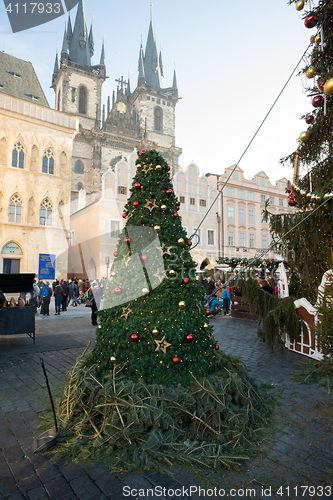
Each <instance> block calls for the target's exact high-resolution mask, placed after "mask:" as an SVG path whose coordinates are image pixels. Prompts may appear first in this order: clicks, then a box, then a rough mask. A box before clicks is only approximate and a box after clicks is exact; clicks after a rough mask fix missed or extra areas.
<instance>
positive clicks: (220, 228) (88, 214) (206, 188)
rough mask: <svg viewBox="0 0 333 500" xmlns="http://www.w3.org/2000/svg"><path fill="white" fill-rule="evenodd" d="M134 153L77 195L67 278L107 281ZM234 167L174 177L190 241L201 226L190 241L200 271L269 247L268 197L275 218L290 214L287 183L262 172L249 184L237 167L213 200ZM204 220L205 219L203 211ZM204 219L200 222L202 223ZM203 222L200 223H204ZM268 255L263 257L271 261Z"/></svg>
mask: <svg viewBox="0 0 333 500" xmlns="http://www.w3.org/2000/svg"><path fill="white" fill-rule="evenodd" d="M137 158H138V156H137V152H136V151H134V152H133V153H131V154H130V155H129V157H128V159H127V160H126V159H125V158H122V159H121V161H119V162H118V163H117V164H116V166H115V168H110V169H109V170H108V171H107V172H105V173H104V174H103V176H102V191H101V193H99V194H96V193H95V194H92V195H89V196H86V193H85V191H84V190H83V189H82V190H81V191H80V193H79V195H80V197H79V208H78V210H76V211H75V212H74V213H73V214H72V215H71V236H72V239H71V244H72V246H71V248H70V250H69V265H68V270H69V273H70V275H71V276H77V277H89V278H90V279H95V278H98V279H100V278H102V277H103V276H107V274H108V271H109V269H110V268H111V266H112V262H113V252H114V251H115V250H116V246H117V242H118V234H119V232H120V231H121V230H122V229H123V227H124V225H125V221H124V219H123V218H122V213H123V211H124V206H125V204H126V201H127V198H128V195H129V188H130V187H131V185H132V180H133V177H134V175H135V170H136V166H135V161H136V159H137ZM233 169H234V167H229V168H227V169H226V171H225V172H224V173H223V174H221V175H218V176H216V175H212V174H206V175H201V174H200V172H199V168H198V167H197V165H195V164H193V163H192V164H190V165H189V166H188V167H187V168H186V169H185V170H184V171H180V172H177V173H176V174H175V175H174V177H173V185H174V190H175V194H176V196H177V197H178V199H179V201H180V211H179V215H180V217H181V221H182V225H183V226H184V228H185V229H186V231H187V234H188V236H189V237H191V235H193V234H194V233H195V232H196V230H197V228H198V227H199V225H200V224H201V223H202V224H201V226H200V228H199V231H197V233H196V234H199V238H198V237H197V236H195V237H194V238H193V240H192V241H193V249H192V250H191V253H192V257H193V259H194V261H196V262H197V263H198V269H200V268H202V267H205V265H206V264H208V265H209V264H210V265H211V266H213V265H215V264H216V259H217V257H222V256H225V257H244V258H250V257H256V256H258V255H259V254H260V253H261V252H262V251H263V250H264V249H266V248H268V246H269V245H270V243H271V238H270V234H269V228H268V224H267V223H265V222H264V221H263V220H262V216H261V213H262V211H263V209H264V206H265V201H266V199H267V198H269V199H270V204H271V207H270V210H271V211H272V212H275V213H279V212H288V211H291V210H294V209H292V208H289V207H288V205H287V199H288V195H287V194H286V192H285V185H286V181H287V180H286V179H285V178H283V179H280V180H279V181H278V182H277V183H276V185H275V186H273V185H272V184H271V183H270V181H269V179H268V177H267V175H266V174H265V173H264V172H260V173H258V174H257V175H255V176H254V178H253V179H252V180H248V179H246V178H245V177H244V174H243V170H242V169H240V168H239V167H236V169H235V171H234V172H233V174H232V175H231V178H230V179H229V180H228V182H227V184H226V185H225V187H224V189H223V197H222V196H220V197H218V198H217V194H218V188H219V189H220V188H221V187H222V186H223V185H224V183H225V182H226V180H227V179H228V177H229V175H230V173H231V172H232V170H233ZM209 208H210V211H209V213H208V215H207V216H206V217H205V215H206V212H207V210H208V209H209ZM204 217H205V219H204V220H203V218H204ZM202 221H203V222H202ZM275 255H276V252H275V251H274V250H271V251H270V252H269V253H268V254H267V258H271V257H274V256H275Z"/></svg>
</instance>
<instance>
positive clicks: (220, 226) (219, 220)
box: [205, 173, 224, 257]
mask: <svg viewBox="0 0 333 500" xmlns="http://www.w3.org/2000/svg"><path fill="white" fill-rule="evenodd" d="M211 175H214V176H215V177H216V187H217V190H218V191H219V183H220V177H221V175H219V174H211V173H208V174H206V175H205V177H210V176H211ZM220 195H221V217H220V215H219V213H218V212H216V215H217V224H218V226H217V228H218V240H219V241H218V247H219V257H221V246H222V257H224V231H223V191H221V192H220ZM221 236H222V245H221Z"/></svg>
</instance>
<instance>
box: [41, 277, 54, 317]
mask: <svg viewBox="0 0 333 500" xmlns="http://www.w3.org/2000/svg"><path fill="white" fill-rule="evenodd" d="M51 297H52V289H51V288H50V283H49V282H48V281H46V283H45V285H44V288H43V290H42V294H41V299H42V307H41V311H40V313H41V314H42V315H43V316H50V300H51Z"/></svg>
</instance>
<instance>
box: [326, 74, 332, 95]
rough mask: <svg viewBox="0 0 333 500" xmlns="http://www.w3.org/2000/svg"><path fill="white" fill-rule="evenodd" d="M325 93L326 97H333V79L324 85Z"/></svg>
mask: <svg viewBox="0 0 333 500" xmlns="http://www.w3.org/2000/svg"><path fill="white" fill-rule="evenodd" d="M324 92H325V94H326V95H333V78H330V79H329V80H327V82H326V83H325V85H324Z"/></svg>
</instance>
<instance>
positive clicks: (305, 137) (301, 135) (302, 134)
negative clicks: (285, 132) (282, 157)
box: [299, 130, 310, 142]
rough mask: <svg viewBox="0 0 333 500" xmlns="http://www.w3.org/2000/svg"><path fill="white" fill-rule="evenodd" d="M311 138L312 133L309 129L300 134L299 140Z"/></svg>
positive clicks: (305, 140) (304, 140)
mask: <svg viewBox="0 0 333 500" xmlns="http://www.w3.org/2000/svg"><path fill="white" fill-rule="evenodd" d="M309 139H310V134H309V132H308V131H307V130H306V131H305V132H302V133H301V134H300V136H299V140H300V141H302V142H307V141H308V140H309Z"/></svg>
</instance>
